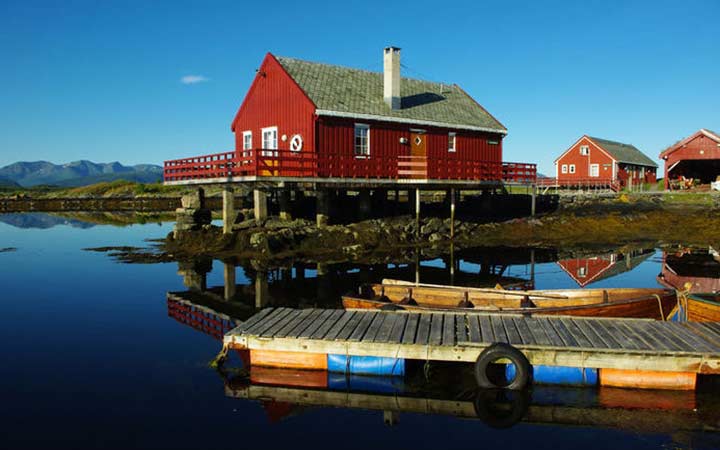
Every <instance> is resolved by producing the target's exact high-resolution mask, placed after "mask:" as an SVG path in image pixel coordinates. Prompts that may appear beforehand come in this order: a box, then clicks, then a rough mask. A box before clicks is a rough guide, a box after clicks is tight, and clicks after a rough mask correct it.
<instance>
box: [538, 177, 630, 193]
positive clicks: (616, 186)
mask: <svg viewBox="0 0 720 450" xmlns="http://www.w3.org/2000/svg"><path fill="white" fill-rule="evenodd" d="M537 185H538V187H554V188H567V189H595V188H599V189H611V190H613V191H618V190H620V189H621V187H622V186H621V184H620V182H619V181H617V180H613V179H611V178H575V179H563V180H559V179H557V178H538V179H537Z"/></svg>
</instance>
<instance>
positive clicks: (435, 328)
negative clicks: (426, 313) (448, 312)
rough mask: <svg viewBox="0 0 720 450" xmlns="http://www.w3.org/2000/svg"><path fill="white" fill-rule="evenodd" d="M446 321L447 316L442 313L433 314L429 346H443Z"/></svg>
mask: <svg viewBox="0 0 720 450" xmlns="http://www.w3.org/2000/svg"><path fill="white" fill-rule="evenodd" d="M444 319H445V314H442V313H433V314H432V320H431V321H430V338H429V339H428V344H430V345H440V344H442V337H443V321H444Z"/></svg>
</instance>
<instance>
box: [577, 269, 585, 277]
mask: <svg viewBox="0 0 720 450" xmlns="http://www.w3.org/2000/svg"><path fill="white" fill-rule="evenodd" d="M577 276H578V278H585V277H586V276H587V267H578V270H577Z"/></svg>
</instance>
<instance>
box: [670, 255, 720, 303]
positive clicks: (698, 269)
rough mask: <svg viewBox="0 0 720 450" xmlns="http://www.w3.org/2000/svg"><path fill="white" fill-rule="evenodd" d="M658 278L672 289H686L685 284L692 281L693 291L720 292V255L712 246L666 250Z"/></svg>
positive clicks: (691, 290) (691, 289)
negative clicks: (700, 248) (703, 248)
mask: <svg viewBox="0 0 720 450" xmlns="http://www.w3.org/2000/svg"><path fill="white" fill-rule="evenodd" d="M657 280H658V282H659V283H660V284H662V285H663V286H666V287H669V288H672V289H685V284H686V283H691V284H692V287H691V288H690V292H692V293H699V292H720V255H718V252H717V251H715V250H714V249H713V248H712V247H711V248H709V249H707V250H699V249H689V248H682V249H678V250H676V251H672V250H664V251H663V259H662V270H661V272H660V274H659V275H658V276H657Z"/></svg>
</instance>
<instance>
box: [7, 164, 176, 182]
mask: <svg viewBox="0 0 720 450" xmlns="http://www.w3.org/2000/svg"><path fill="white" fill-rule="evenodd" d="M115 180H127V181H137V182H140V183H154V182H156V181H160V180H162V167H160V166H156V165H152V164H138V165H135V166H123V165H122V164H120V163H119V162H111V163H94V162H92V161H86V160H83V161H75V162H71V163H67V164H53V163H51V162H47V161H33V162H16V163H13V164H10V165H8V166H5V167H2V168H0V187H17V186H14V184H16V185H19V186H22V187H32V186H38V185H51V186H60V187H76V186H87V185H89V184H95V183H99V182H101V181H115Z"/></svg>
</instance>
